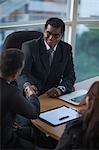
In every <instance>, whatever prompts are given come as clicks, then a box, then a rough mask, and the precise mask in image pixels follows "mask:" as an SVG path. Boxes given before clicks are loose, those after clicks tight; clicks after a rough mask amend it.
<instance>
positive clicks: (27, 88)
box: [23, 82, 38, 97]
mask: <svg viewBox="0 0 99 150" xmlns="http://www.w3.org/2000/svg"><path fill="white" fill-rule="evenodd" d="M23 89H24V92H25V95H26V96H27V97H30V96H31V95H32V94H38V89H37V87H36V86H35V85H31V84H30V83H29V82H26V83H25V84H24V86H23Z"/></svg>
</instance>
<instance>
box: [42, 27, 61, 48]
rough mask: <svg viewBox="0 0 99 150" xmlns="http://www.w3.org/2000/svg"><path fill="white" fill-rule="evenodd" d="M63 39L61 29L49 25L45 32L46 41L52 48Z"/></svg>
mask: <svg viewBox="0 0 99 150" xmlns="http://www.w3.org/2000/svg"><path fill="white" fill-rule="evenodd" d="M61 38H62V33H61V28H60V27H59V28H55V27H52V26H51V25H48V26H47V28H46V29H45V31H44V40H45V41H46V43H47V44H48V45H49V46H50V47H52V48H53V47H54V46H55V45H56V44H58V42H59V41H60V40H61Z"/></svg>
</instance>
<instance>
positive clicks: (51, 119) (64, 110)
mask: <svg viewBox="0 0 99 150" xmlns="http://www.w3.org/2000/svg"><path fill="white" fill-rule="evenodd" d="M80 116H81V114H80V113H79V112H77V111H76V110H74V109H72V108H69V107H67V106H61V107H58V108H55V109H52V110H49V111H46V112H42V113H41V114H40V118H41V119H43V121H45V122H47V123H49V124H51V125H53V126H57V125H60V124H63V123H66V122H68V121H71V120H74V119H77V118H79V117H80Z"/></svg>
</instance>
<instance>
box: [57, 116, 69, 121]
mask: <svg viewBox="0 0 99 150" xmlns="http://www.w3.org/2000/svg"><path fill="white" fill-rule="evenodd" d="M68 117H69V116H64V117H61V118H59V120H63V119H67V118H68Z"/></svg>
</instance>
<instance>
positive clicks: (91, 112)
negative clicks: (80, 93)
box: [83, 81, 99, 146]
mask: <svg viewBox="0 0 99 150" xmlns="http://www.w3.org/2000/svg"><path fill="white" fill-rule="evenodd" d="M86 96H88V97H89V102H90V103H91V102H92V104H91V105H90V108H89V109H88V110H87V111H86V113H85V115H84V122H83V123H84V126H85V127H86V133H85V136H84V141H85V142H86V143H87V145H89V146H91V145H94V143H93V141H94V136H96V135H97V134H98V133H99V81H96V82H94V83H93V84H92V86H91V87H90V89H89V91H88V93H87V95H86Z"/></svg>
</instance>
